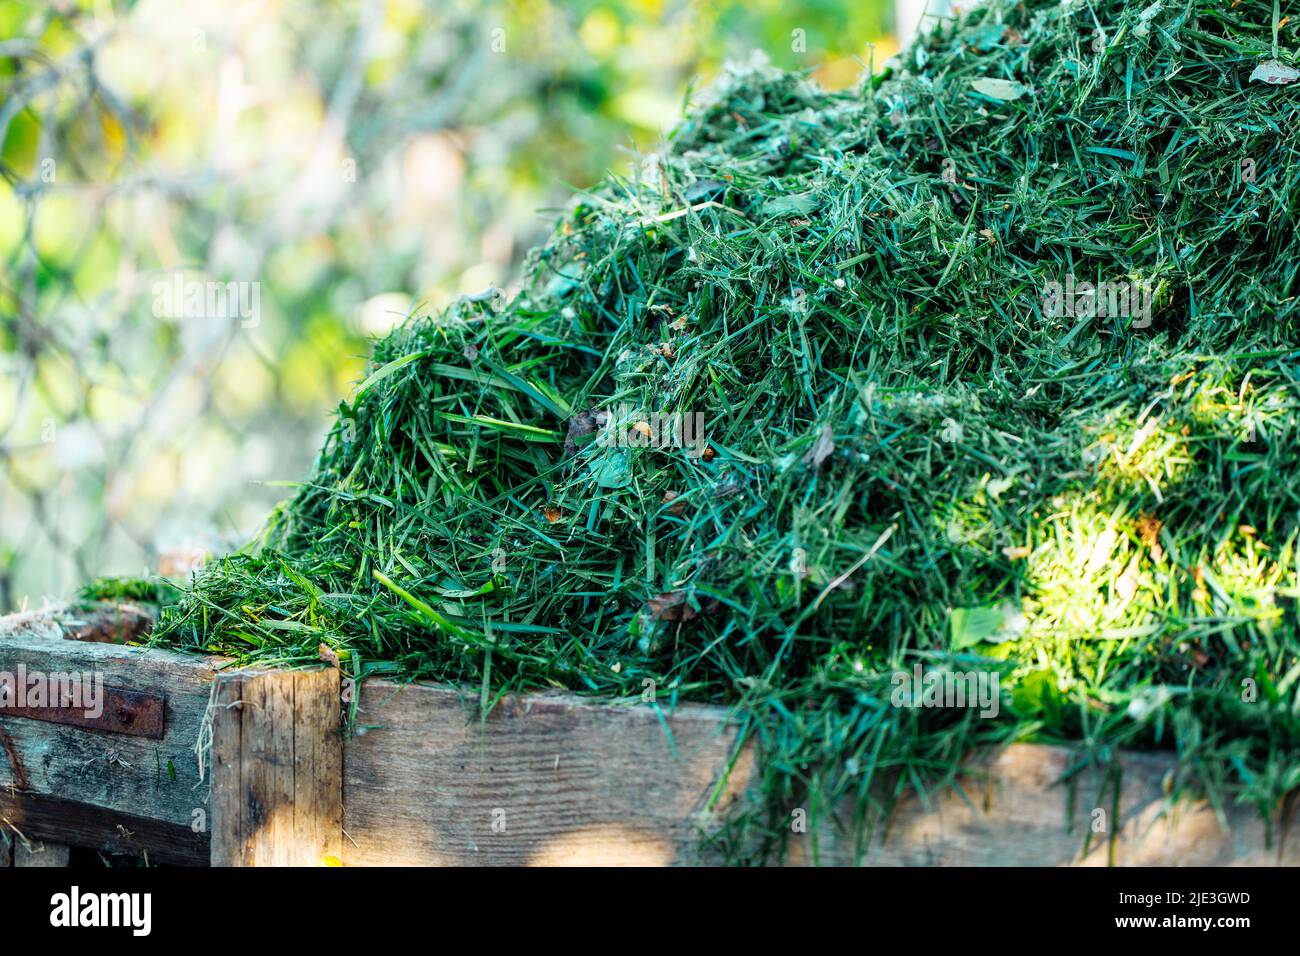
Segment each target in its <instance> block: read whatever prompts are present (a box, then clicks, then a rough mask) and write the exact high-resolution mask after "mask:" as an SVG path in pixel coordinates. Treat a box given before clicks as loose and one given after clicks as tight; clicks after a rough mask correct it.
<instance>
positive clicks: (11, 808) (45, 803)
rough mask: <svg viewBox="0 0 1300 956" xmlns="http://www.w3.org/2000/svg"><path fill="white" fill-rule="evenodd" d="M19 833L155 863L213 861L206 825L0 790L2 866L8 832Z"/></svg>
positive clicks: (201, 863)
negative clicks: (165, 820)
mask: <svg viewBox="0 0 1300 956" xmlns="http://www.w3.org/2000/svg"><path fill="white" fill-rule="evenodd" d="M20 833H21V834H22V838H26V839H27V840H28V841H31V842H33V843H42V842H43V843H52V842H60V843H65V844H67V845H69V846H79V847H86V848H88V849H91V850H102V851H104V852H105V853H120V854H124V855H128V856H137V857H141V858H142V859H147V860H148V861H149V862H150V863H169V864H173V865H176V866H207V865H208V855H209V850H208V833H207V831H206V830H199V831H195V830H194V829H193V828H192V827H190V826H179V825H177V824H174V823H163V822H160V821H158V820H152V819H150V818H148V817H141V816H136V815H135V814H131V813H122V812H121V811H119V810H105V809H103V808H102V807H92V806H89V805H87V804H84V803H76V802H74V801H71V800H60V799H59V798H57V797H50V796H46V795H43V794H32V793H26V794H25V793H17V792H11V791H9V790H0V866H3V865H4V863H3V857H4V845H3V844H4V839H3V838H4V837H8V838H9V839H10V840H11V841H13V843H14V844H18V843H20V842H21V839H22V838H20V837H19V835H18V834H20Z"/></svg>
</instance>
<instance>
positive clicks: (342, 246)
mask: <svg viewBox="0 0 1300 956" xmlns="http://www.w3.org/2000/svg"><path fill="white" fill-rule="evenodd" d="M888 16H889V7H888V5H887V4H886V3H884V2H881V0H874V2H871V3H866V4H852V5H849V4H843V5H842V4H840V3H838V2H836V3H816V2H814V3H796V4H775V3H766V4H764V3H760V4H757V5H746V4H742V3H735V4H731V3H719V4H689V3H688V4H678V5H673V4H670V3H666V2H658V0H641V2H631V3H626V4H621V5H619V6H617V7H615V6H602V5H599V4H590V3H577V4H566V5H564V7H563V8H561V6H560V5H558V4H556V5H550V4H547V3H541V2H534V3H520V4H505V5H494V4H484V3H464V2H455V0H452V2H429V3H421V2H415V0H411V2H397V0H390V2H381V0H360V2H336V3H307V2H281V3H263V2H252V0H249V2H229V3H227V2H223V3H220V4H210V3H203V2H198V0H194V2H151V0H143V2H138V3H129V2H110V0H81V2H66V0H65V2H53V3H51V2H45V0H36V2H26V0H21V2H15V0H10V2H9V3H6V4H3V5H0V177H2V180H0V264H2V265H0V269H2V272H0V611H7V610H11V609H13V608H15V607H18V606H21V605H22V604H24V603H25V602H28V601H35V602H37V603H39V601H40V600H41V599H43V598H46V597H51V598H53V597H56V596H59V595H62V594H66V593H67V592H69V591H71V590H72V589H74V588H75V587H76V586H78V585H79V584H81V583H83V582H84V581H86V580H87V579H89V578H91V577H94V576H95V575H98V574H104V573H122V574H138V573H141V572H142V571H144V570H146V569H148V570H149V571H151V572H152V571H156V570H159V566H160V562H161V564H162V570H163V571H164V572H173V573H175V572H180V573H184V571H185V570H186V567H187V565H188V563H189V561H190V557H191V555H192V554H195V553H201V552H203V551H207V550H211V551H219V550H224V549H227V548H230V547H236V546H238V545H240V544H242V543H243V542H244V541H246V540H247V538H248V537H249V535H250V534H251V533H253V532H254V531H255V530H256V528H257V527H258V525H259V524H260V522H261V520H262V518H263V517H264V515H265V514H266V513H267V511H268V510H269V509H270V507H271V506H272V505H273V504H274V503H275V502H276V501H278V500H280V499H281V498H283V497H284V496H285V495H286V494H287V493H288V492H287V489H286V487H285V486H284V484H283V483H282V482H281V481H280V480H281V479H294V478H299V477H301V476H302V475H304V474H305V473H306V472H307V470H308V468H309V467H310V463H311V461H312V458H313V456H314V453H315V451H316V448H317V447H318V444H319V441H320V438H321V436H322V435H323V433H324V429H325V427H326V423H327V421H328V418H329V416H330V413H331V410H332V408H333V407H334V406H335V405H336V404H337V402H338V401H339V400H340V399H341V398H342V397H344V396H345V395H346V394H347V392H348V390H349V387H350V385H351V383H352V382H353V381H354V380H355V379H356V378H357V376H358V375H359V373H360V372H361V369H362V365H363V362H364V358H365V355H366V353H367V351H368V342H367V340H368V338H369V337H371V336H374V335H377V334H382V333H383V332H384V331H386V330H387V329H388V328H390V327H391V326H392V325H393V324H394V323H395V322H397V321H400V320H401V318H402V317H404V316H405V315H407V314H409V313H410V312H412V311H417V310H427V309H430V308H437V307H439V306H441V305H442V304H444V303H445V302H447V301H448V300H449V299H451V298H452V297H454V296H455V295H457V294H460V293H464V292H473V291H477V290H478V289H481V288H483V287H484V286H487V285H488V284H490V283H495V284H497V285H505V284H506V283H507V282H508V280H509V278H510V277H511V275H512V272H513V267H514V265H515V264H516V262H517V260H518V259H519V258H520V257H521V255H522V253H523V251H524V250H525V249H526V248H527V247H528V246H529V245H531V244H532V243H533V242H535V241H537V240H538V239H539V238H541V237H542V235H543V233H544V228H545V225H544V223H545V218H544V215H539V210H545V209H546V208H547V207H555V206H557V205H559V204H561V203H563V202H564V201H565V199H566V196H567V194H568V191H569V189H570V188H572V187H579V188H581V187H584V186H586V185H589V184H591V183H593V182H595V181H597V180H598V179H599V178H600V177H601V176H602V175H603V174H604V173H605V171H606V170H608V169H610V168H618V167H620V166H622V165H624V164H625V163H626V161H627V153H628V148H629V147H632V148H635V147H638V146H643V145H647V144H650V143H652V142H653V141H654V139H655V138H656V137H657V136H658V134H659V133H660V132H661V131H663V130H665V129H667V127H668V126H669V125H670V124H671V123H672V122H673V120H674V118H675V116H676V115H677V114H678V113H679V111H680V108H681V105H682V97H683V94H684V92H685V90H686V89H687V84H688V81H689V79H690V77H691V76H692V75H693V74H695V73H696V72H700V71H703V72H705V73H707V72H709V71H710V70H711V69H713V68H715V67H716V65H717V64H718V63H719V62H720V61H721V60H722V59H723V58H725V57H728V56H738V55H743V54H746V53H747V52H748V51H749V50H750V49H752V48H754V47H759V48H762V49H764V50H766V51H767V52H768V53H769V55H770V56H771V57H772V59H773V60H775V61H776V62H777V63H778V64H779V65H782V66H786V67H801V66H802V67H812V66H814V65H817V64H820V71H821V78H822V79H823V80H824V81H827V82H829V83H831V84H835V83H839V84H841V85H843V84H847V83H849V82H852V80H853V79H854V77H855V76H856V74H857V72H858V69H859V66H860V62H861V60H862V59H865V57H866V56H867V55H868V54H867V50H868V49H869V48H868V43H869V42H872V41H874V42H875V43H877V44H878V45H879V46H880V47H883V50H881V49H877V51H876V54H875V56H876V62H880V61H881V60H882V59H883V56H882V53H883V54H888V53H890V52H892V47H891V46H890V45H889V40H888V38H887V35H886V33H885V31H886V29H887V17H888ZM792 37H795V38H796V41H795V42H792V40H791V38H792Z"/></svg>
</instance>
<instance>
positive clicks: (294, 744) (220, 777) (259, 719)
mask: <svg viewBox="0 0 1300 956" xmlns="http://www.w3.org/2000/svg"><path fill="white" fill-rule="evenodd" d="M216 701H217V707H216V716H215V717H214V720H213V724H212V754H213V780H212V794H213V800H212V809H213V816H212V826H213V839H212V857H211V859H212V863H213V865H214V866H318V865H322V864H323V863H325V862H326V858H327V857H330V856H333V857H337V856H338V853H339V846H340V844H341V841H342V832H341V820H342V817H343V810H342V801H343V787H342V777H341V774H340V771H339V768H340V767H341V765H342V747H343V741H342V737H341V736H340V734H339V724H340V720H341V712H340V703H339V674H338V671H337V670H335V669H327V670H317V671H241V672H238V673H235V674H231V675H223V676H222V677H220V678H218V681H217V695H216Z"/></svg>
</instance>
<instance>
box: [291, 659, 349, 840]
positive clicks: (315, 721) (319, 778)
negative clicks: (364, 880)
mask: <svg viewBox="0 0 1300 956" xmlns="http://www.w3.org/2000/svg"><path fill="white" fill-rule="evenodd" d="M294 682H295V690H294V805H293V812H294V831H295V834H296V837H295V838H296V839H298V840H300V841H302V842H303V843H305V844H306V845H307V846H310V847H319V848H320V854H319V855H320V858H321V859H322V860H326V861H328V862H330V863H335V861H340V862H341V860H342V857H343V737H342V735H341V733H340V730H341V724H342V719H343V714H342V704H341V701H340V698H339V690H340V685H339V672H338V671H337V670H332V669H323V670H315V671H296V672H295V673H294ZM319 728H324V729H325V731H326V732H325V733H320V732H318V729H319Z"/></svg>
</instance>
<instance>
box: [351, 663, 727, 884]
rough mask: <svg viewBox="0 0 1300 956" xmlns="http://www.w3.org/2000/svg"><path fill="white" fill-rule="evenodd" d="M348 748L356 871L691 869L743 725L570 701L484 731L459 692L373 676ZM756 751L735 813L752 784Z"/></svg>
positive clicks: (502, 719)
mask: <svg viewBox="0 0 1300 956" xmlns="http://www.w3.org/2000/svg"><path fill="white" fill-rule="evenodd" d="M359 707H360V713H359V715H358V718H357V724H358V725H364V726H365V727H366V728H367V729H366V732H365V733H364V734H360V735H357V736H354V737H353V738H352V739H350V740H349V741H348V743H347V746H346V747H345V749H344V777H343V809H344V824H343V828H344V831H345V832H346V835H347V839H346V840H345V841H344V847H343V862H344V863H345V864H346V865H361V866H365V865H385V864H386V865H456V864H479V863H481V864H494V865H509V864H525V863H527V864H546V863H558V864H566V863H568V864H581V863H629V864H669V863H678V864H684V863H695V862H699V856H698V832H699V831H698V825H697V821H698V816H697V815H698V814H699V813H700V812H701V811H702V810H703V809H704V806H705V795H706V793H707V792H708V790H709V788H710V786H711V785H712V784H713V782H714V781H716V780H718V779H719V777H720V775H721V773H722V770H723V768H724V766H725V765H726V763H727V761H728V760H729V759H730V756H731V751H732V742H733V739H734V737H733V734H734V730H733V729H732V728H731V727H729V726H727V725H726V724H723V723H719V721H718V712H717V710H716V709H715V708H709V707H683V708H679V709H678V711H677V712H676V713H675V714H673V715H671V716H667V717H666V723H667V726H668V727H669V728H671V731H672V742H671V743H670V742H669V739H668V735H667V734H666V733H665V729H664V725H663V723H661V721H660V719H659V717H658V716H657V715H656V713H655V712H654V711H653V710H652V709H651V708H650V707H645V706H638V707H616V706H610V705H601V704H595V703H592V702H591V701H589V700H583V699H581V698H577V697H572V696H563V695H554V696H553V695H530V696H528V697H525V698H522V699H521V698H508V699H507V700H505V701H503V702H502V703H501V704H499V705H498V706H497V707H496V709H495V710H493V712H492V714H491V715H490V716H489V717H488V719H487V721H486V722H484V723H480V721H479V720H478V719H477V716H476V710H475V708H474V707H473V706H472V704H467V703H466V702H465V701H463V699H462V697H461V696H460V695H459V694H458V693H457V692H456V691H454V690H449V689H445V688H438V687H429V686H422V685H412V686H405V687H402V686H398V685H395V684H391V683H387V682H383V681H368V682H366V684H365V685H364V686H363V688H362V690H361V697H360V700H359ZM750 774H751V766H750V764H749V758H748V756H747V755H746V756H745V757H744V758H743V759H742V760H741V762H740V765H739V766H738V767H737V768H736V772H735V773H734V774H733V775H732V781H731V785H730V787H729V789H728V791H727V793H726V794H725V795H724V797H723V799H722V801H721V804H720V806H721V807H722V808H725V807H726V806H728V805H729V804H730V802H731V801H732V800H733V799H734V798H735V795H736V793H737V792H738V791H739V790H740V789H742V788H743V787H744V786H745V785H746V783H747V782H748V780H749V777H750Z"/></svg>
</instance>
